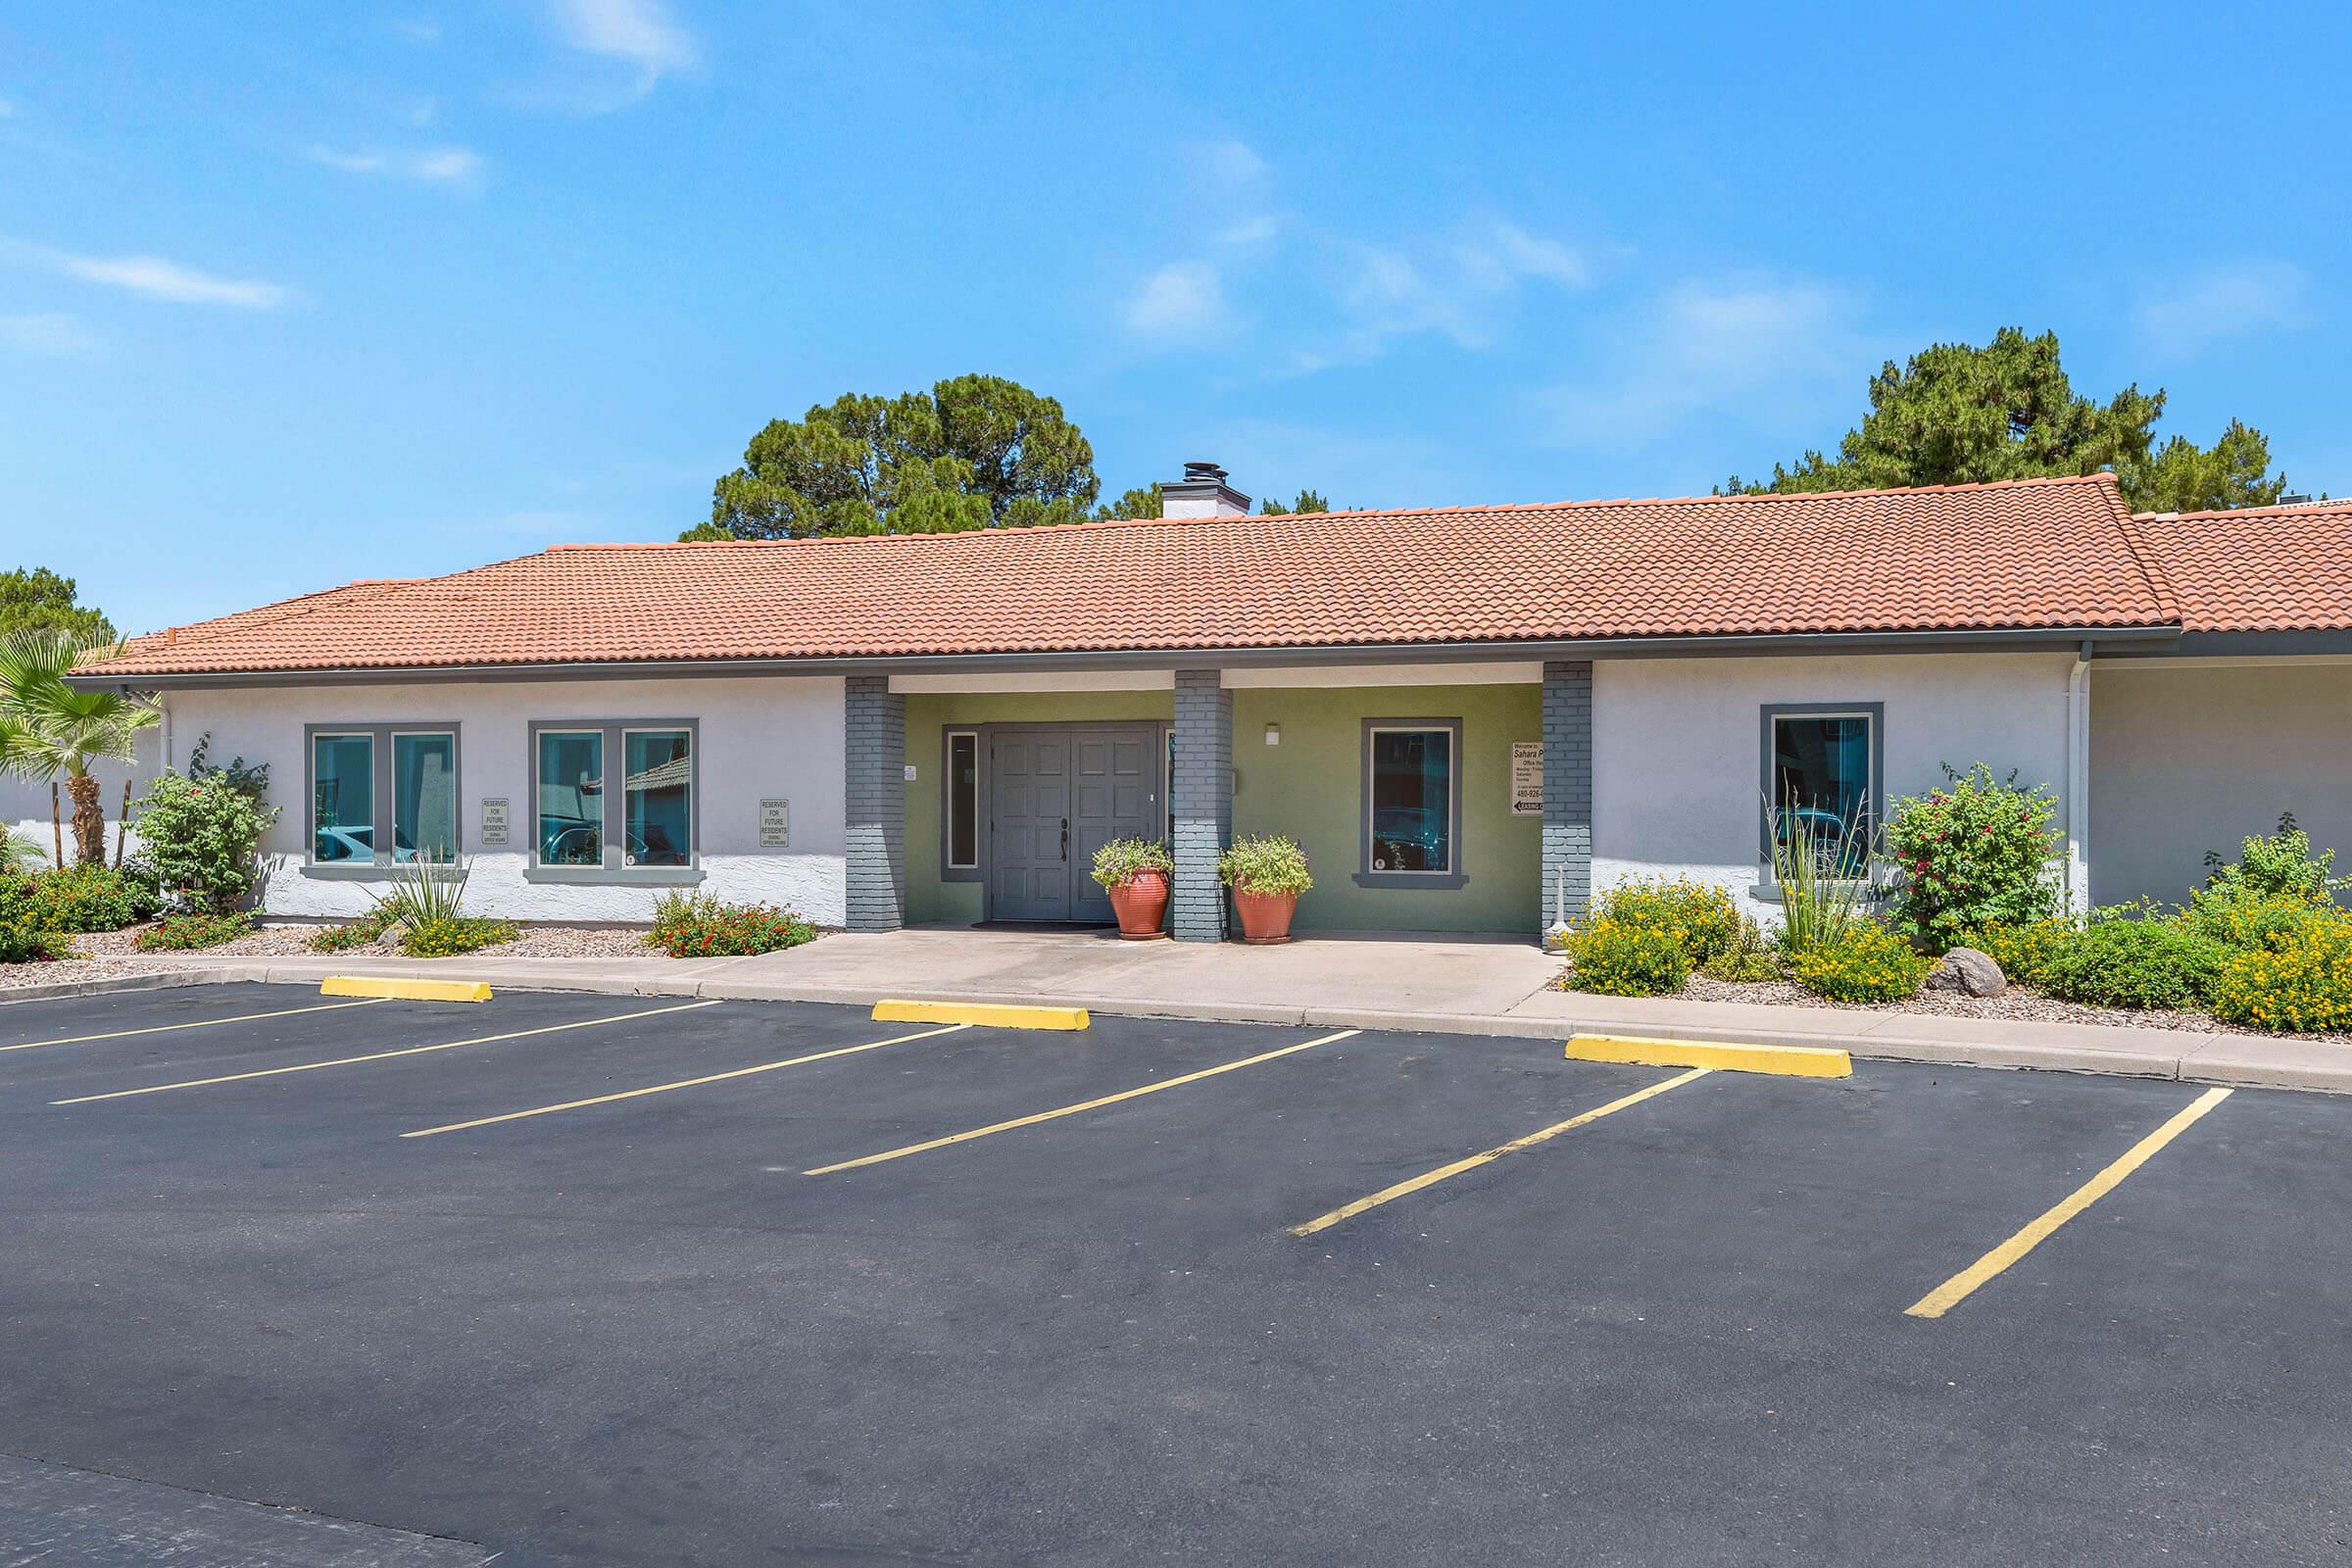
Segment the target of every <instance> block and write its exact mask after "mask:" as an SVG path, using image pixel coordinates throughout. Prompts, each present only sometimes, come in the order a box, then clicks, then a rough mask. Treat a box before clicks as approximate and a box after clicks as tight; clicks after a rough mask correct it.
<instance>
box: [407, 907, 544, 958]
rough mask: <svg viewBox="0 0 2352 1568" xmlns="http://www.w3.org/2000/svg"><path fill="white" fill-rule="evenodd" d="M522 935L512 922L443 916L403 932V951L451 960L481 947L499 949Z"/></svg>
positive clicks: (414, 956) (421, 956) (412, 954)
mask: <svg viewBox="0 0 2352 1568" xmlns="http://www.w3.org/2000/svg"><path fill="white" fill-rule="evenodd" d="M517 935H519V932H518V931H517V930H516V928H515V922H514V921H512V920H471V919H466V917H464V916H462V915H461V916H443V917H440V918H437V919H431V920H425V921H422V922H419V923H418V924H417V925H413V926H410V927H408V928H407V929H406V930H404V931H403V932H402V933H401V938H400V951H401V952H403V953H405V954H407V955H408V956H410V957H412V958H448V957H454V956H456V955H458V954H461V953H471V952H473V951H474V950H476V949H477V948H491V947H496V946H497V945H498V944H499V943H501V942H512V941H514V940H515V937H516V936H517Z"/></svg>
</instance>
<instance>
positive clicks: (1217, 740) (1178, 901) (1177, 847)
mask: <svg viewBox="0 0 2352 1568" xmlns="http://www.w3.org/2000/svg"><path fill="white" fill-rule="evenodd" d="M1175 739H1176V784H1175V796H1174V799H1172V800H1171V801H1169V803H1168V806H1169V812H1168V815H1169V820H1170V821H1171V822H1172V823H1173V824H1174V828H1175V833H1174V843H1173V845H1172V846H1171V848H1172V849H1173V850H1174V853H1175V857H1176V876H1175V893H1174V897H1173V898H1172V899H1171V900H1170V901H1169V903H1170V908H1169V915H1168V930H1169V933H1170V934H1171V935H1173V936H1174V937H1175V938H1176V940H1177V941H1179V942H1222V941H1223V940H1224V939H1225V889H1224V887H1223V885H1222V884H1220V883H1219V882H1218V881H1217V856H1218V855H1219V853H1221V852H1222V851H1223V850H1224V848H1225V845H1226V842H1227V841H1228V840H1229V839H1231V838H1232V837H1233V693H1231V692H1229V691H1227V690H1225V688H1224V686H1223V685H1222V684H1221V683H1220V681H1219V679H1218V672H1217V671H1215V670H1213V669H1180V670H1178V671H1177V672H1176V736H1175Z"/></svg>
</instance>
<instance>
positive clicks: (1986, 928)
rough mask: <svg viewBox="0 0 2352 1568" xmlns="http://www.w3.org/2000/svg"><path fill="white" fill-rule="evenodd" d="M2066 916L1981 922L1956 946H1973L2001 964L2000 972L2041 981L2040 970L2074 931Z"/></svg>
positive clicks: (2026, 981)
mask: <svg viewBox="0 0 2352 1568" xmlns="http://www.w3.org/2000/svg"><path fill="white" fill-rule="evenodd" d="M2074 929H2075V927H2074V924H2073V922H2071V921H2069V920H2065V919H2050V920H2036V921H2034V923H2033V924H2031V925H1981V926H1979V927H1977V928H1976V929H1975V930H1973V931H1969V932H1966V933H1964V934H1963V935H1962V936H1961V938H1960V941H1959V942H1958V943H1957V944H1955V946H1958V947H1963V948H1974V949H1976V950H1977V951H1978V952H1979V953H1982V954H1983V955H1985V956H1986V957H1987V958H1990V959H1991V960H1992V961H1993V962H1995V963H1997V964H1999V965H2000V966H2001V973H2003V974H2004V975H2007V976H2008V977H2009V978H2010V979H2011V980H2014V981H2017V982H2018V983H2020V984H2022V985H2029V986H2037V985H2039V984H2041V976H2042V971H2043V970H2044V969H2046V968H2047V967H2048V966H2049V962H2050V955H2052V954H2054V953H2056V952H2057V951H2058V944H2059V943H2061V942H2064V941H2065V940H2066V939H2067V938H2068V937H2069V936H2070V935H2072V934H2073V932H2074Z"/></svg>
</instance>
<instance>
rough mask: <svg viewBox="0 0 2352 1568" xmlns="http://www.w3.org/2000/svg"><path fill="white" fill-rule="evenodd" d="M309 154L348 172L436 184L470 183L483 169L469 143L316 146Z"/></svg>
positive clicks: (317, 159)
mask: <svg viewBox="0 0 2352 1568" xmlns="http://www.w3.org/2000/svg"><path fill="white" fill-rule="evenodd" d="M310 158H311V162H313V163H315V164H323V165H325V166H326V167H327V168H329V169H339V170H341V171H342V172H345V173H346V174H382V175H387V176H389V177H391V178H395V179H417V180H423V181H425V182H426V183H428V184H437V185H466V184H471V183H472V182H473V181H474V179H475V178H476V177H477V176H478V175H479V174H480V173H481V172H482V160H481V156H480V155H479V154H477V153H475V152H474V151H473V149H471V148H470V147H424V148H419V149H417V150H415V151H411V152H377V151H368V152H341V151H338V150H337V149H335V148H332V147H313V148H312V149H311V151H310Z"/></svg>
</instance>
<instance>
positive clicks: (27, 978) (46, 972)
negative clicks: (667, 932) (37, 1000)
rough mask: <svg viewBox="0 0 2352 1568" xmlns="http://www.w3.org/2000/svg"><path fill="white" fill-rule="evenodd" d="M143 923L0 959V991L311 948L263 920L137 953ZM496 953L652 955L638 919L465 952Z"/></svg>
mask: <svg viewBox="0 0 2352 1568" xmlns="http://www.w3.org/2000/svg"><path fill="white" fill-rule="evenodd" d="M145 929H146V927H145V926H144V925H137V926H131V927H128V928H126V929H124V930H122V931H98V932H89V933H84V934H81V935H77V936H75V937H74V938H73V951H74V953H75V954H76V955H77V956H74V957H72V958H65V959H60V960H58V961H56V962H52V963H5V964H0V991H6V990H10V989H13V988H16V987H20V986H43V985H59V984H63V983H66V982H70V981H75V980H104V979H111V978H113V977H116V976H119V975H129V974H150V973H153V972H155V971H157V970H161V969H181V968H186V967H187V966H188V965H189V964H190V963H191V962H204V961H206V960H210V959H217V958H294V957H308V956H311V945H310V944H311V938H312V937H313V936H314V935H315V934H317V932H318V931H319V927H318V926H316V925H308V924H303V925H291V924H289V925H266V926H263V927H261V928H260V929H259V930H257V931H255V932H253V933H252V934H251V935H250V936H242V937H239V938H237V940H236V941H234V942H224V943H222V944H221V946H219V947H217V948H201V949H197V950H194V951H191V952H186V953H153V954H150V953H141V952H139V951H138V950H137V948H136V947H135V946H133V943H134V941H135V940H136V938H137V937H138V934H139V933H140V932H141V931H143V930H145ZM345 956H347V957H354V958H366V957H371V956H372V957H398V956H400V949H399V948H398V947H396V946H395V945H394V944H392V943H390V942H379V943H377V944H375V945H374V946H372V947H366V948H355V949H352V950H350V951H349V952H348V953H346V954H345ZM467 956H497V957H502V958H658V957H661V956H662V955H661V954H660V953H657V952H656V951H655V950H654V949H652V948H649V947H647V946H646V945H645V931H644V928H643V927H640V926H579V925H528V926H524V927H523V928H522V934H521V935H520V936H519V937H517V938H515V940H514V941H513V942H507V943H501V944H500V945H499V946H497V947H493V948H482V949H479V950H478V951H477V952H476V953H475V954H471V955H467Z"/></svg>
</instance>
